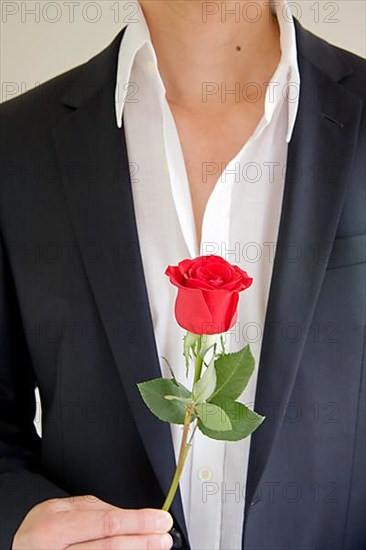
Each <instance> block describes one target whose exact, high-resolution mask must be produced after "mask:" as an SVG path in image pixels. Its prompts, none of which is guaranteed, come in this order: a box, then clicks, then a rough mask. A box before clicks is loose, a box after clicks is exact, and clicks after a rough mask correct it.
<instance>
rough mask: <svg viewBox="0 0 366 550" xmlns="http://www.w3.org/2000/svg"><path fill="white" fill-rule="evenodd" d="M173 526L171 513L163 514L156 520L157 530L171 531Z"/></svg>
mask: <svg viewBox="0 0 366 550" xmlns="http://www.w3.org/2000/svg"><path fill="white" fill-rule="evenodd" d="M172 525H173V519H172V516H171V515H170V514H169V512H161V513H160V514H159V515H158V517H157V518H156V528H157V530H158V531H169V529H170V528H171V527H172Z"/></svg>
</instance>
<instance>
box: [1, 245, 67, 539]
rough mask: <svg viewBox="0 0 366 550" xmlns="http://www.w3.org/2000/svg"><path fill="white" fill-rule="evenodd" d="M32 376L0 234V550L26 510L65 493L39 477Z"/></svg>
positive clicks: (34, 383) (37, 439)
mask: <svg viewBox="0 0 366 550" xmlns="http://www.w3.org/2000/svg"><path fill="white" fill-rule="evenodd" d="M35 386H36V380H35V375H34V371H33V368H32V364H31V361H30V357H29V354H28V351H27V346H26V341H25V335H24V331H23V330H22V324H21V318H20V312H19V307H18V304H17V300H16V293H15V289H14V284H13V281H12V278H11V275H10V269H9V263H8V261H7V258H6V254H5V251H4V246H3V241H2V239H1V235H0V550H9V549H10V548H11V547H12V540H13V537H14V534H15V532H16V531H17V529H18V527H19V525H20V523H21V522H22V520H23V519H24V517H25V515H26V514H27V513H28V511H29V510H30V509H31V508H32V507H33V506H35V505H36V504H38V503H39V502H42V501H44V500H47V499H51V498H60V497H66V496H68V493H66V492H65V491H63V490H62V489H61V488H60V487H57V486H56V485H54V484H53V483H52V482H51V481H50V480H48V479H47V478H46V477H45V476H44V475H42V465H41V445H42V439H41V438H40V437H39V436H38V434H37V431H36V429H35V426H34V422H33V420H34V416H35V410H36V400H35V395H34V389H35Z"/></svg>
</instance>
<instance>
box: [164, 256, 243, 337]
mask: <svg viewBox="0 0 366 550" xmlns="http://www.w3.org/2000/svg"><path fill="white" fill-rule="evenodd" d="M165 274H166V275H168V276H169V278H170V282H171V283H172V284H173V285H175V286H177V287H178V296H177V299H176V302H175V316H176V319H177V321H178V324H179V325H180V326H181V327H183V328H184V329H186V330H188V331H189V332H193V333H194V334H200V335H202V334H220V333H222V332H226V331H227V330H229V329H230V328H231V327H232V326H233V325H234V324H235V321H236V317H237V307H238V301H239V292H241V291H242V290H245V289H246V288H249V287H250V285H251V284H252V282H253V279H252V278H251V277H249V276H248V274H247V273H246V271H243V270H242V269H240V267H238V266H236V265H231V264H230V263H229V262H227V261H226V260H224V259H223V258H221V257H220V256H213V255H211V256H199V257H198V258H195V259H194V260H183V261H182V262H179V264H178V265H177V266H169V267H168V268H167V269H166V271H165Z"/></svg>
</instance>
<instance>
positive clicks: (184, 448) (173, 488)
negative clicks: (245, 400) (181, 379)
mask: <svg viewBox="0 0 366 550" xmlns="http://www.w3.org/2000/svg"><path fill="white" fill-rule="evenodd" d="M201 339H202V337H201V338H200V339H199V340H198V345H197V356H196V365H195V370H194V382H193V383H194V384H195V383H196V382H197V381H198V380H199V379H200V377H201V371H202V364H203V360H202V357H201V355H200V350H201ZM193 409H194V404H193V405H189V406H188V407H187V409H186V414H185V417H184V424H183V434H182V441H181V444H180V449H179V457H178V464H177V467H176V470H175V474H174V477H173V480H172V483H171V485H170V488H169V491H168V494H167V496H166V499H165V502H164V504H163V507H162V510H166V511H168V510H169V508H170V506H171V504H172V502H173V499H174V497H175V493H176V492H177V489H178V485H179V480H180V477H181V475H182V472H183V467H184V464H185V461H186V458H187V455H188V451H189V449H190V448H191V444H190V443H187V439H188V433H189V425H190V423H191V420H192V415H193ZM191 441H192V438H191Z"/></svg>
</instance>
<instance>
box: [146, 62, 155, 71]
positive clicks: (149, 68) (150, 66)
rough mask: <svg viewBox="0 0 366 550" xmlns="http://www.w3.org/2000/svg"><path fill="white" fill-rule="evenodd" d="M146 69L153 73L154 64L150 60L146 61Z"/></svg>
mask: <svg viewBox="0 0 366 550" xmlns="http://www.w3.org/2000/svg"><path fill="white" fill-rule="evenodd" d="M147 70H148V71H149V73H150V74H154V73H155V65H154V63H153V62H152V61H148V62H147Z"/></svg>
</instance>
